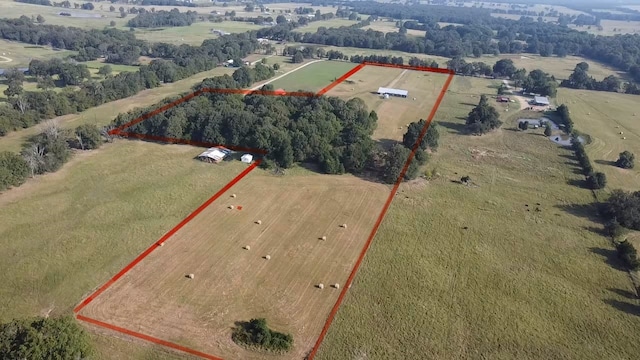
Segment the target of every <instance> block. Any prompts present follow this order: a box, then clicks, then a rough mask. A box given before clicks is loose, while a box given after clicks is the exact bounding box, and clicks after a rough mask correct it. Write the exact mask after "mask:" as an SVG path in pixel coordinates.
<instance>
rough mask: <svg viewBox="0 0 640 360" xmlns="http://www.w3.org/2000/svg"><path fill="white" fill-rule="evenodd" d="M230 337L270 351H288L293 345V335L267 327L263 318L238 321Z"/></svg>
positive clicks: (239, 342)
mask: <svg viewBox="0 0 640 360" xmlns="http://www.w3.org/2000/svg"><path fill="white" fill-rule="evenodd" d="M231 339H232V340H233V341H234V342H235V343H237V344H240V345H246V346H250V347H259V348H262V349H264V350H270V351H288V350H290V349H291V347H292V346H293V337H292V336H291V335H290V334H285V333H281V332H277V331H274V330H271V329H269V327H268V326H267V320H265V319H264V318H259V319H251V320H250V321H248V322H239V323H238V325H237V326H236V327H235V328H234V329H233V332H232V335H231Z"/></svg>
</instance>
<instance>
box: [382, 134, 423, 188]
mask: <svg viewBox="0 0 640 360" xmlns="http://www.w3.org/2000/svg"><path fill="white" fill-rule="evenodd" d="M410 154H411V150H409V149H407V148H406V147H404V146H402V145H400V144H395V145H393V147H392V148H391V149H390V150H389V152H388V153H387V154H386V156H385V159H384V162H385V166H384V168H383V174H382V179H383V181H384V182H386V183H388V184H394V183H395V182H396V181H397V180H398V178H399V177H400V175H401V173H402V169H403V168H404V165H405V163H406V161H407V159H409V155H410ZM417 175H418V163H417V161H411V164H409V168H408V169H407V172H406V173H405V174H404V177H403V180H411V179H414V178H415V177H416V176H417Z"/></svg>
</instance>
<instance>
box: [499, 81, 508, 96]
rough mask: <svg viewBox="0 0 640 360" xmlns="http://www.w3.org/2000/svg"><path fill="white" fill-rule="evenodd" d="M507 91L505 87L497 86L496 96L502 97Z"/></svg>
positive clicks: (502, 84) (503, 85)
mask: <svg viewBox="0 0 640 360" xmlns="http://www.w3.org/2000/svg"><path fill="white" fill-rule="evenodd" d="M507 89H508V88H507V85H505V84H504V83H501V84H500V86H498V95H504V94H505V93H506V92H507Z"/></svg>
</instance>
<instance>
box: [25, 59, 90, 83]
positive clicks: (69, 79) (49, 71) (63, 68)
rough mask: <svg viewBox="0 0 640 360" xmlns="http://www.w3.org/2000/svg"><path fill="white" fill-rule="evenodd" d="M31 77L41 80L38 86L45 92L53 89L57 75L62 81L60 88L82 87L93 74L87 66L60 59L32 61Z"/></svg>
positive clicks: (30, 65)
mask: <svg viewBox="0 0 640 360" xmlns="http://www.w3.org/2000/svg"><path fill="white" fill-rule="evenodd" d="M29 75H31V76H34V77H35V78H37V79H38V80H39V82H38V84H39V85H40V87H41V88H43V89H45V90H46V89H48V88H51V87H53V86H52V85H54V83H53V79H52V77H53V76H55V75H57V76H58V79H59V80H60V83H59V84H58V85H59V87H65V86H70V85H80V84H82V83H83V82H84V81H85V80H88V79H91V72H90V71H89V68H88V67H87V65H85V64H74V63H72V62H69V61H63V60H62V59H59V58H53V59H51V60H31V62H30V63H29ZM20 85H22V84H20Z"/></svg>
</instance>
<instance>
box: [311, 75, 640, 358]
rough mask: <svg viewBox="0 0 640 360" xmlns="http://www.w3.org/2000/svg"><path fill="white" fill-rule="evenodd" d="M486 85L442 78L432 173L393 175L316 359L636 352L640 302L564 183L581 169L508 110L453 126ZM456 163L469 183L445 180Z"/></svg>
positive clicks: (577, 195) (584, 194) (582, 203)
mask: <svg viewBox="0 0 640 360" xmlns="http://www.w3.org/2000/svg"><path fill="white" fill-rule="evenodd" d="M489 84H490V82H488V81H486V80H482V79H475V78H463V77H456V78H455V80H454V81H453V83H452V86H451V89H450V90H451V91H450V92H449V93H448V94H447V96H446V97H445V100H444V101H443V104H442V107H441V108H440V110H439V112H438V114H437V115H436V120H438V121H439V122H440V131H441V139H440V143H441V145H440V148H439V150H438V151H437V152H436V153H435V154H433V155H432V160H431V162H430V163H429V164H428V165H427V168H429V169H434V168H436V169H437V170H436V172H437V173H438V174H439V176H437V177H436V178H435V179H433V180H431V181H425V180H416V181H413V182H410V183H405V184H403V186H402V187H401V189H400V192H399V193H398V195H397V197H396V199H395V201H394V202H393V204H392V205H391V208H390V210H389V213H388V214H387V216H386V218H385V220H384V221H383V223H382V226H381V228H380V230H379V231H378V234H377V236H376V238H375V239H374V241H373V244H372V246H371V248H370V250H369V253H368V254H367V256H366V257H365V259H364V263H363V264H362V267H361V269H360V271H359V274H358V276H357V277H356V279H355V282H354V284H353V286H352V287H351V289H350V291H349V292H348V293H347V296H346V298H345V302H344V303H343V305H342V307H341V309H340V310H339V311H338V314H337V317H336V319H335V320H334V322H333V324H332V327H331V328H330V329H329V332H328V335H327V337H326V338H325V341H324V343H323V344H322V346H321V348H320V352H319V355H318V357H316V358H317V359H331V360H339V359H354V358H357V359H367V358H370V359H417V358H424V357H425V354H428V356H427V357H428V358H434V359H466V358H487V359H514V358H518V359H560V358H576V359H605V358H606V359H630V358H635V356H636V355H635V354H637V353H638V352H639V351H640V343H638V341H637V336H636V334H637V333H638V331H640V317H638V316H637V314H638V313H639V312H640V308H639V307H638V304H637V300H633V299H632V298H630V297H629V296H630V295H629V294H630V291H632V288H631V283H630V281H629V279H628V276H627V275H626V273H625V272H623V271H620V270H618V269H617V267H618V266H619V265H620V264H619V262H618V260H617V258H616V256H615V253H614V251H613V249H612V247H611V245H610V243H609V242H608V240H607V239H605V238H604V237H602V236H601V235H598V234H597V233H596V232H594V230H592V229H593V228H596V229H597V228H599V227H601V226H600V225H598V224H596V223H594V222H593V221H592V220H591V218H590V216H592V214H593V209H591V208H590V207H589V206H588V205H587V204H590V203H591V202H592V201H593V198H592V196H591V194H590V191H588V190H584V189H581V188H578V187H576V186H573V185H568V182H572V181H575V180H578V179H579V178H580V175H579V174H576V173H575V168H576V166H575V165H567V164H566V162H567V159H566V157H567V156H570V154H571V153H570V151H569V150H566V149H562V148H559V147H557V146H556V145H554V144H553V143H552V142H550V141H549V140H548V139H547V138H546V137H544V136H542V135H541V134H540V133H534V132H526V133H523V132H517V131H512V130H511V129H513V128H515V123H514V118H513V117H512V118H510V119H505V120H506V121H507V122H506V124H505V125H504V126H503V129H502V130H499V131H496V132H494V133H492V134H489V135H485V136H481V137H476V136H467V135H462V134H460V133H459V130H460V129H461V127H462V126H463V124H464V120H463V118H464V117H465V116H466V114H467V113H468V112H469V111H470V110H471V108H472V106H471V105H467V104H470V103H476V102H477V99H478V95H479V94H481V93H489V94H492V93H493V89H490V88H488V85H489ZM472 96H473V97H472ZM577 123H578V125H577V126H578V127H580V125H579V124H580V123H579V122H578V121H577ZM465 175H469V176H470V177H471V179H472V181H473V183H474V184H475V186H470V187H468V186H463V185H461V184H459V183H455V182H454V181H457V180H459V179H460V177H462V176H465ZM536 203H540V205H536ZM525 204H527V205H528V207H527V206H525ZM536 207H539V208H540V209H541V211H540V212H536V211H534V209H535V208H536ZM527 209H530V211H527ZM465 227H466V228H465Z"/></svg>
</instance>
